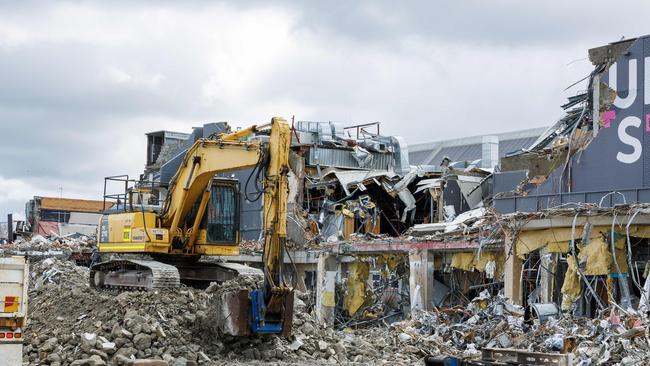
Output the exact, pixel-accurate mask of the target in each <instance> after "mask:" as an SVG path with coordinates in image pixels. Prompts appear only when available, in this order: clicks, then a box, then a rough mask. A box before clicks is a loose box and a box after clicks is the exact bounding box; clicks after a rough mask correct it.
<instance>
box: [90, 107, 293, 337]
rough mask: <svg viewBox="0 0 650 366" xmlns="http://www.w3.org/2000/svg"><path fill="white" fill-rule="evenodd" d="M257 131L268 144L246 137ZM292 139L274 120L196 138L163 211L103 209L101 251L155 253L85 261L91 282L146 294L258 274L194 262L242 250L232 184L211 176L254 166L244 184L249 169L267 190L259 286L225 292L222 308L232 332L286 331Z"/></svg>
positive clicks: (290, 302) (262, 192)
mask: <svg viewBox="0 0 650 366" xmlns="http://www.w3.org/2000/svg"><path fill="white" fill-rule="evenodd" d="M269 130H270V133H268V132H269ZM260 132H264V133H268V140H262V139H247V138H249V137H251V136H255V135H257V134H259V133H260ZM290 145H291V130H290V128H289V125H288V124H287V122H286V121H285V120H284V119H282V118H277V117H275V118H273V119H272V120H271V123H269V124H266V125H262V126H252V127H249V128H246V129H243V130H240V131H237V132H232V133H222V134H219V135H217V136H213V137H211V138H203V139H199V140H197V141H196V142H195V143H194V144H193V145H192V146H191V147H190V148H189V149H188V150H187V153H186V154H185V157H184V160H183V162H182V163H181V165H180V167H179V168H178V171H177V172H176V174H175V175H174V177H173V178H172V179H171V181H170V184H169V188H168V193H167V196H166V199H165V203H164V205H163V207H162V210H161V212H154V211H153V210H146V209H145V207H144V205H140V207H138V205H137V204H135V205H134V204H129V205H124V206H125V207H130V208H129V209H125V210H123V211H122V212H109V213H105V214H104V215H103V216H102V218H101V219H100V224H99V227H98V233H97V246H98V251H99V252H100V253H116V254H126V253H131V254H144V255H147V256H148V257H151V258H152V259H149V258H147V259H140V258H138V259H132V258H129V257H133V256H127V255H117V256H115V255H114V256H113V259H110V260H107V261H104V262H100V263H97V264H94V265H93V266H92V267H91V271H90V284H91V286H92V287H93V288H96V289H118V290H119V289H136V290H150V289H155V288H168V287H177V286H179V285H180V283H181V281H183V282H185V281H188V282H191V281H203V282H210V281H217V282H221V281H224V280H227V279H230V278H233V277H235V276H241V275H247V274H254V273H259V270H258V269H254V268H251V267H247V266H244V265H239V264H235V263H219V262H214V261H213V262H205V261H201V260H199V259H200V258H201V256H217V255H218V256H228V255H238V254H239V246H238V244H239V227H238V223H239V215H238V210H237V209H236V207H237V206H238V202H239V198H238V195H239V193H238V184H237V182H236V181H235V182H232V181H228V180H227V179H221V178H217V177H216V175H217V174H219V173H224V172H229V171H233V170H238V169H245V168H253V171H252V173H251V176H250V177H249V180H250V179H251V178H252V177H253V175H255V179H256V182H258V181H261V182H262V188H261V190H260V191H259V192H258V195H257V197H256V198H257V199H259V198H260V196H262V195H263V200H264V201H263V210H264V212H263V234H264V243H263V244H264V247H263V255H262V262H263V263H262V265H263V269H262V274H263V276H264V285H263V287H262V288H260V289H249V290H245V291H239V292H237V293H234V294H225V295H222V301H223V307H225V309H221V310H220V311H221V312H222V313H223V314H224V317H227V318H228V320H226V323H228V324H229V326H228V329H227V332H228V333H231V334H233V335H245V334H248V333H281V334H284V335H288V334H290V331H291V321H292V318H293V286H292V285H291V283H290V282H291V281H288V280H287V279H286V278H285V271H284V268H283V265H284V254H285V250H286V248H285V244H286V221H287V196H288V183H287V174H288V172H289V149H290ZM247 183H248V181H247ZM244 192H246V190H244Z"/></svg>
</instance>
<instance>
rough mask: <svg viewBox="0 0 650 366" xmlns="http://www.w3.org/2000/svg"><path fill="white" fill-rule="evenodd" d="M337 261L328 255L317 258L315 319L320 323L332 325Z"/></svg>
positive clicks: (323, 254) (334, 257)
mask: <svg viewBox="0 0 650 366" xmlns="http://www.w3.org/2000/svg"><path fill="white" fill-rule="evenodd" d="M337 269H338V260H337V258H336V256H334V255H332V254H330V253H322V254H321V256H320V257H319V258H318V272H317V281H316V318H317V319H318V321H319V322H320V323H324V324H326V325H330V326H331V325H334V307H335V306H336V293H335V289H336V273H337Z"/></svg>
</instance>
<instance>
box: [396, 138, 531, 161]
mask: <svg viewBox="0 0 650 366" xmlns="http://www.w3.org/2000/svg"><path fill="white" fill-rule="evenodd" d="M536 139H537V137H536V136H534V137H522V138H515V139H509V140H503V141H499V156H500V157H503V156H505V155H506V154H507V153H510V152H513V151H517V150H520V149H525V148H528V147H530V145H531V144H532V143H533V142H535V140H536ZM440 145H444V141H443V142H442V143H441V144H440ZM434 152H435V154H434V156H433V157H432V158H430V159H427V158H428V157H429V156H431V154H432V153H434ZM445 156H448V157H449V158H450V159H451V161H473V160H477V159H481V157H482V144H477V143H468V144H466V145H453V146H443V147H442V148H440V147H439V145H438V146H436V145H431V149H428V150H419V151H415V152H411V153H409V160H410V163H411V164H412V165H438V164H440V162H441V161H442V158H443V157H445Z"/></svg>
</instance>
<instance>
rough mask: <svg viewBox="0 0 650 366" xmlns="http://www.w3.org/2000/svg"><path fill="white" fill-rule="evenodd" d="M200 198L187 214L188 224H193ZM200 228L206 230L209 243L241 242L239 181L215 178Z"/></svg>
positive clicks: (234, 243)
mask: <svg viewBox="0 0 650 366" xmlns="http://www.w3.org/2000/svg"><path fill="white" fill-rule="evenodd" d="M199 204H200V199H199V200H197V202H196V203H195V204H194V206H193V207H192V211H190V213H189V214H188V215H187V219H186V224H188V225H191V223H192V222H194V217H196V211H197V210H198V208H199ZM199 229H200V230H205V231H206V242H207V244H222V245H223V244H232V245H236V244H238V243H239V182H238V181H236V180H232V179H225V178H215V180H214V181H213V183H212V192H211V193H210V199H209V201H208V205H207V207H206V208H205V214H204V215H203V220H202V222H201V226H200V227H199Z"/></svg>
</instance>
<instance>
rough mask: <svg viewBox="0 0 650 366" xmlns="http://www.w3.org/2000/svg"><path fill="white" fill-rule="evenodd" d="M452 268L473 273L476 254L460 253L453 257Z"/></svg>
mask: <svg viewBox="0 0 650 366" xmlns="http://www.w3.org/2000/svg"><path fill="white" fill-rule="evenodd" d="M451 267H452V268H457V269H462V270H463V271H471V270H473V269H474V252H459V253H454V254H453V255H452V256H451Z"/></svg>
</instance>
